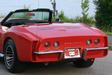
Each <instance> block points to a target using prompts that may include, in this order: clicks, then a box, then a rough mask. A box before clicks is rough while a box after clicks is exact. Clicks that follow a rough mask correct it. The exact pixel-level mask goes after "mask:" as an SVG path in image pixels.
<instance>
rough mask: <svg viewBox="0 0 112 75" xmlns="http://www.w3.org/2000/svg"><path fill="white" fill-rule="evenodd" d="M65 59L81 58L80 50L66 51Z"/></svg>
mask: <svg viewBox="0 0 112 75" xmlns="http://www.w3.org/2000/svg"><path fill="white" fill-rule="evenodd" d="M64 57H65V59H69V58H80V50H79V49H66V50H65V53H64Z"/></svg>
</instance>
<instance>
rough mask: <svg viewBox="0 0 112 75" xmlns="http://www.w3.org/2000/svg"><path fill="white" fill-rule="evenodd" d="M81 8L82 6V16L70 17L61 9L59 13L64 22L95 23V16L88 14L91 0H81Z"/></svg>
mask: <svg viewBox="0 0 112 75" xmlns="http://www.w3.org/2000/svg"><path fill="white" fill-rule="evenodd" d="M81 8H82V17H79V16H78V17H76V18H68V17H67V16H65V14H64V12H63V11H61V12H60V13H59V18H60V19H61V21H63V22H72V23H76V22H77V23H79V22H80V23H81V22H82V23H86V24H88V25H94V24H95V20H94V18H93V17H90V16H88V10H89V0H82V1H81Z"/></svg>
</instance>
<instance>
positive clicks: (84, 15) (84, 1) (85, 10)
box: [81, 0, 89, 22]
mask: <svg viewBox="0 0 112 75" xmlns="http://www.w3.org/2000/svg"><path fill="white" fill-rule="evenodd" d="M81 8H82V19H83V22H86V20H87V19H88V10H89V0H82V1H81Z"/></svg>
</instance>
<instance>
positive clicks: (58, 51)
mask: <svg viewBox="0 0 112 75" xmlns="http://www.w3.org/2000/svg"><path fill="white" fill-rule="evenodd" d="M107 49H108V47H100V48H86V51H93V50H107ZM63 52H64V51H63V50H52V51H46V52H33V53H34V54H38V55H42V54H54V53H63Z"/></svg>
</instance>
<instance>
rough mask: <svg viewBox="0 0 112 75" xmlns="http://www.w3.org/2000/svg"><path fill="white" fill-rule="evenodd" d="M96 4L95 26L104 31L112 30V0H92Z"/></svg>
mask: <svg viewBox="0 0 112 75" xmlns="http://www.w3.org/2000/svg"><path fill="white" fill-rule="evenodd" d="M94 4H95V5H96V9H97V11H96V16H95V19H96V26H97V27H98V28H100V29H102V30H104V31H106V32H112V15H111V14H112V0H94Z"/></svg>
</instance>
